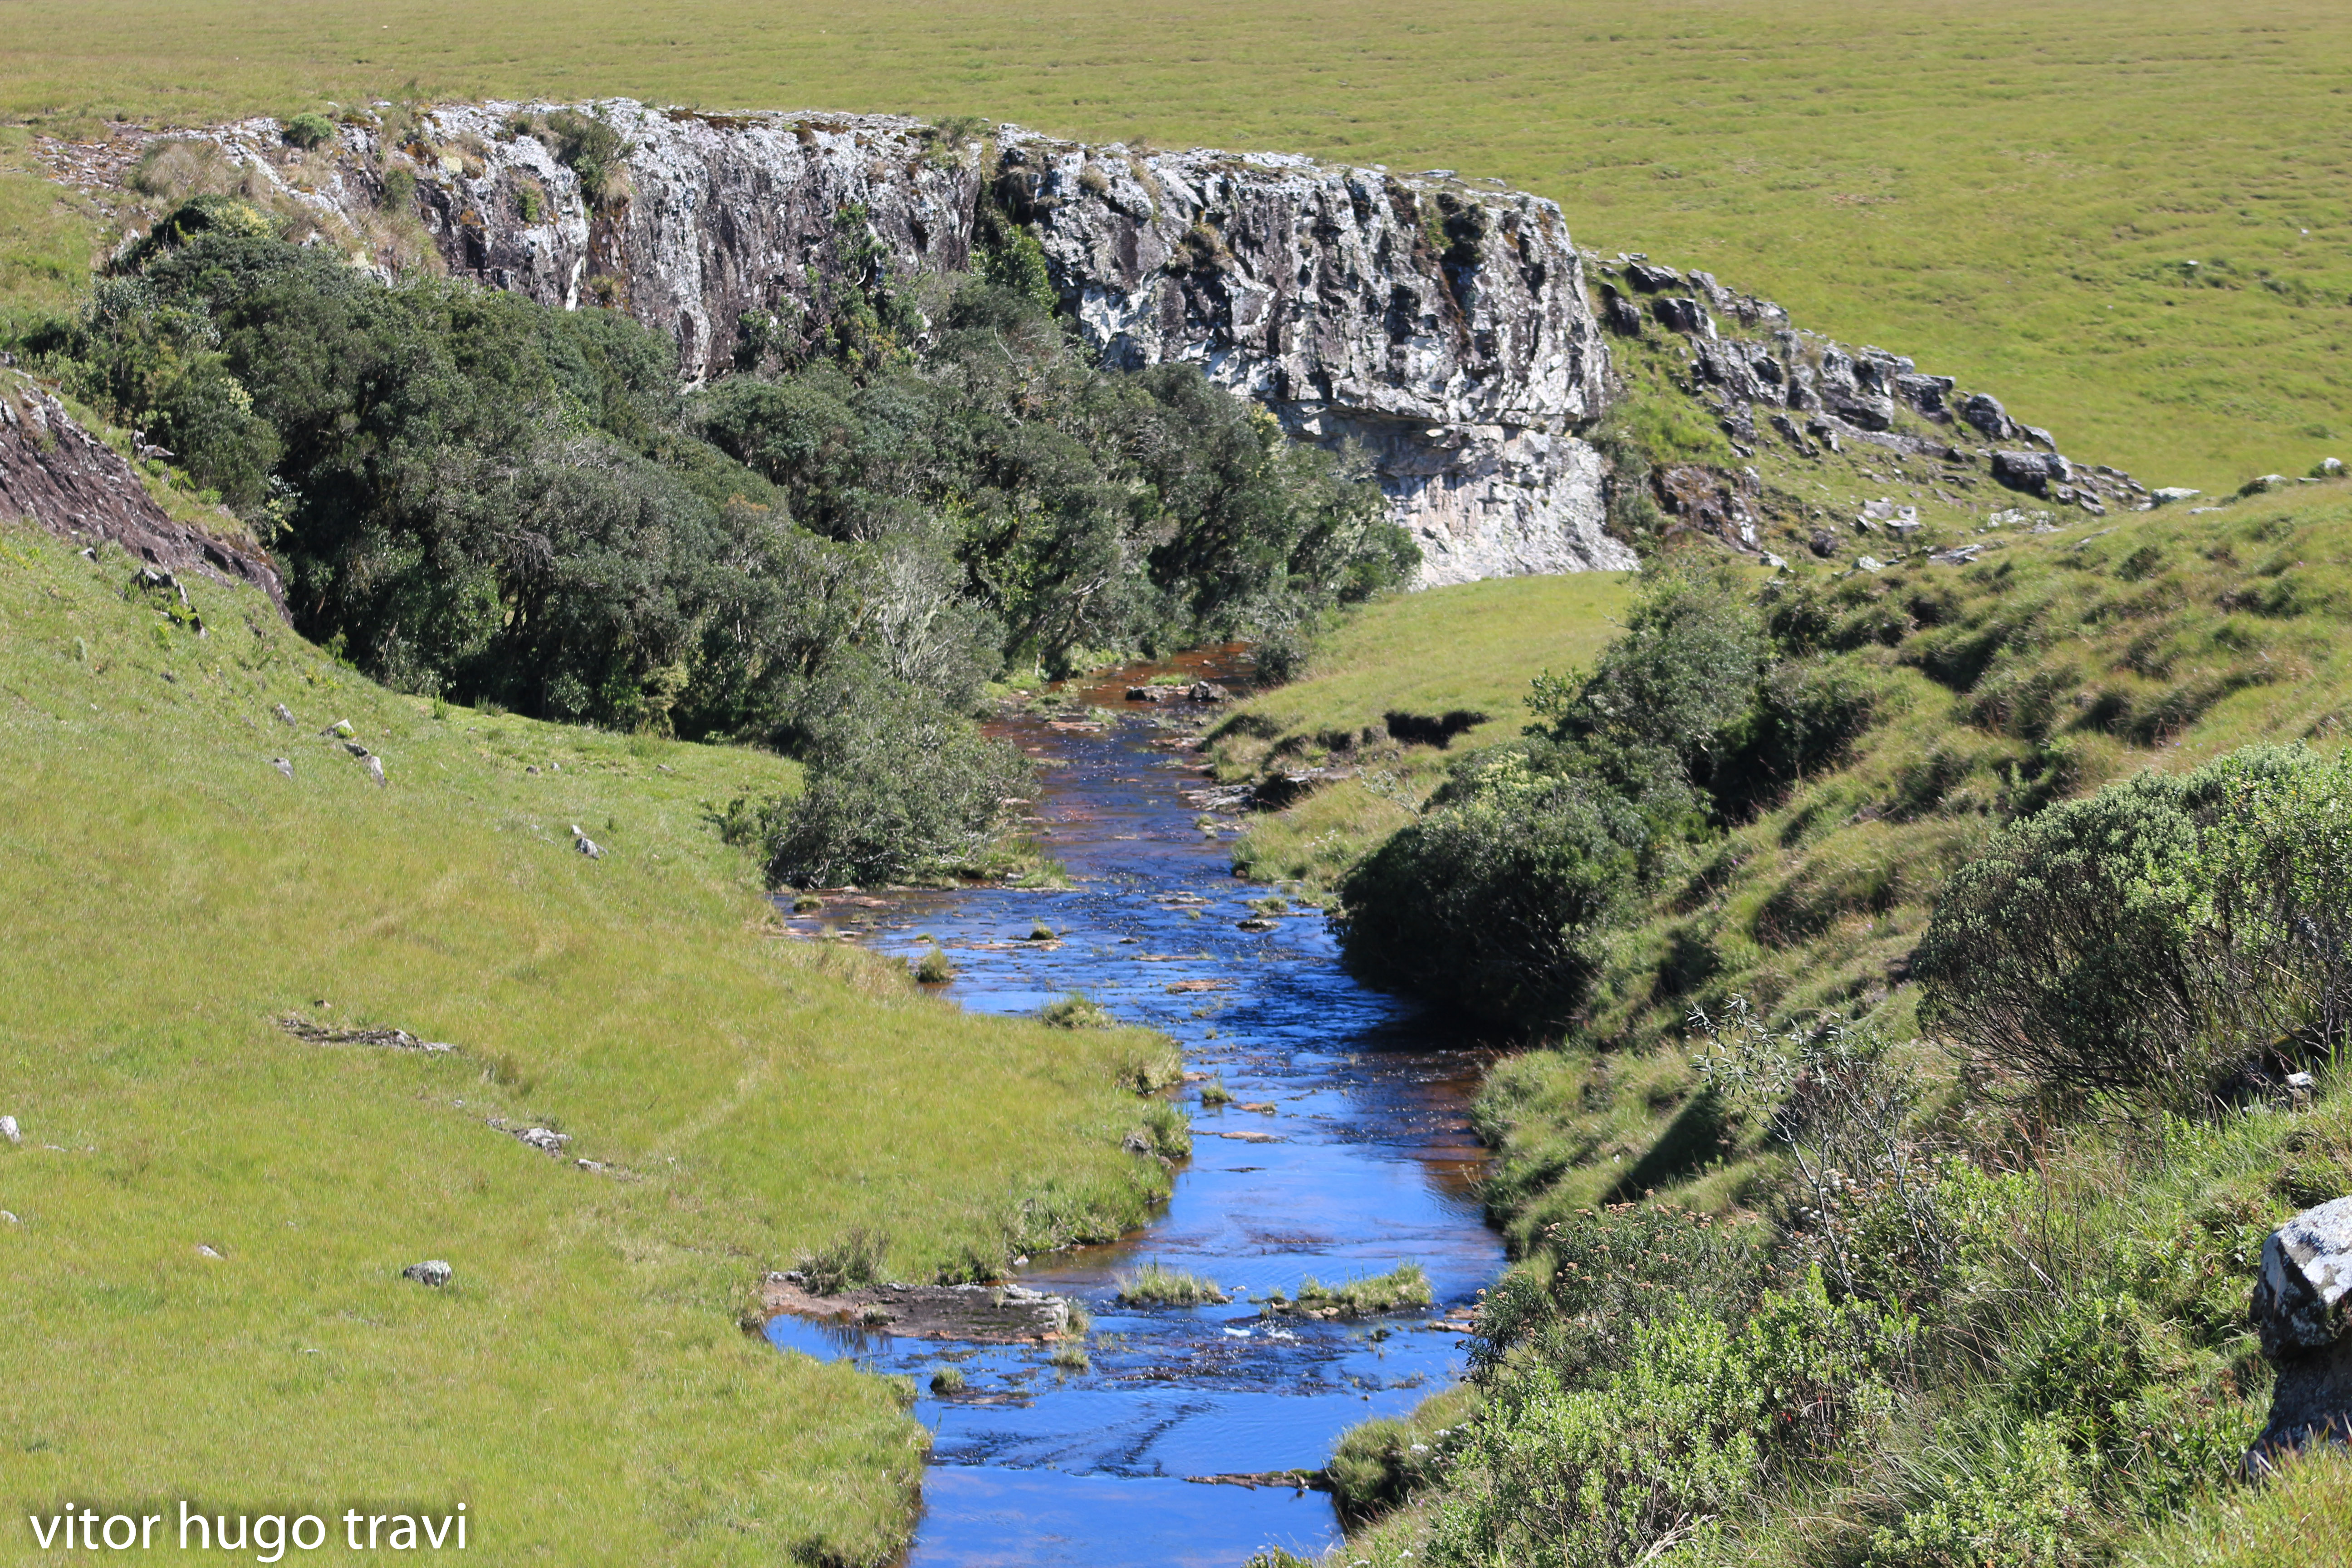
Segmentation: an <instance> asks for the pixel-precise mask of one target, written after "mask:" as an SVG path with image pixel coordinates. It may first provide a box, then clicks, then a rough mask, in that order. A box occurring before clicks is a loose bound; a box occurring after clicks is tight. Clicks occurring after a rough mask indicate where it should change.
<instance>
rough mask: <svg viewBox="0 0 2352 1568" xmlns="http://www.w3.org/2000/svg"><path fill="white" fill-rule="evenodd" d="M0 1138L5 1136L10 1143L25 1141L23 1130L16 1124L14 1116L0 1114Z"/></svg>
mask: <svg viewBox="0 0 2352 1568" xmlns="http://www.w3.org/2000/svg"><path fill="white" fill-rule="evenodd" d="M0 1138H5V1139H6V1140H8V1142H11V1143H22V1142H24V1141H25V1134H24V1131H23V1130H22V1129H21V1128H19V1127H18V1126H17V1125H16V1118H15V1117H13V1116H0Z"/></svg>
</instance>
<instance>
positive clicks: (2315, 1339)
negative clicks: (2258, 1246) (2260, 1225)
mask: <svg viewBox="0 0 2352 1568" xmlns="http://www.w3.org/2000/svg"><path fill="white" fill-rule="evenodd" d="M2347 1292H2352V1197H2346V1198H2337V1199H2336V1200H2334V1201H2333V1202H2330V1203H2324V1204H2321V1205H2319V1206H2318V1207H2317V1208H2309V1209H2305V1210H2304V1211H2303V1212H2302V1213H2301V1214H2299V1215H2295V1216H2294V1218H2293V1219H2291V1220H2289V1221H2287V1222H2286V1223H2285V1224H2284V1225H2283V1226H2279V1227H2278V1229H2276V1230H2274V1231H2273V1232H2271V1234H2270V1239H2268V1240H2267V1241H2265V1242H2263V1258H2262V1266H2261V1268H2260V1269H2259V1271H2258V1273H2257V1276H2256V1278H2255V1280H2254V1300H2253V1307H2252V1317H2253V1321H2254V1328H2255V1330H2256V1331H2258V1332H2259V1333H2260V1334H2261V1335H2262V1339H2263V1350H2264V1351H2265V1352H2267V1353H2269V1354H2271V1355H2273V1356H2275V1355H2277V1354H2279V1353H2280V1352H2282V1351H2284V1352H2294V1351H2315V1350H2324V1349H2326V1347H2327V1346H2329V1345H2332V1344H2334V1343H2335V1342H2336V1335H2337V1334H2338V1332H2339V1331H2341V1330H2342V1328H2343V1314H2342V1311H2341V1308H2342V1304H2343V1301H2344V1298H2345V1295H2346V1293H2347Z"/></svg>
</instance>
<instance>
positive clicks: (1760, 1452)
mask: <svg viewBox="0 0 2352 1568" xmlns="http://www.w3.org/2000/svg"><path fill="white" fill-rule="evenodd" d="M1623 1332H1624V1334H1625V1337H1626V1339H1627V1340H1628V1341H1629V1342H1630V1343H1629V1349H1628V1352H1627V1353H1626V1355H1625V1357H1624V1360H1623V1363H1622V1367H1621V1369H1620V1370H1619V1371H1617V1372H1616V1373H1614V1375H1612V1376H1610V1377H1608V1378H1607V1379H1605V1380H1594V1381H1593V1382H1592V1383H1591V1384H1590V1385H1588V1386H1574V1385H1571V1384H1568V1383H1566V1382H1564V1381H1563V1380H1562V1378H1561V1376H1560V1373H1559V1371H1558V1370H1556V1369H1555V1367H1554V1365H1553V1363H1550V1362H1549V1360H1539V1361H1536V1362H1533V1363H1517V1364H1514V1365H1513V1366H1512V1367H1510V1368H1508V1369H1506V1371H1504V1372H1503V1373H1500V1374H1499V1375H1496V1376H1493V1377H1491V1378H1490V1379H1489V1381H1488V1384H1487V1400H1488V1403H1487V1405H1486V1408H1485V1409H1484V1410H1483V1411H1482V1412H1481V1413H1480V1414H1479V1415H1478V1416H1477V1417H1476V1418H1475V1420H1474V1421H1473V1422H1472V1423H1471V1426H1470V1433H1469V1439H1468V1441H1467V1442H1466V1443H1465V1445H1464V1447H1463V1448H1462V1450H1461V1452H1460V1454H1459V1456H1458V1458H1457V1459H1456V1461H1455V1468H1454V1479H1453V1484H1452V1486H1451V1488H1450V1489H1449V1490H1448V1493H1447V1495H1446V1496H1445V1498H1444V1501H1443V1502H1442V1503H1441V1504H1440V1506H1439V1508H1438V1510H1437V1516H1436V1521H1435V1524H1434V1526H1433V1531H1432V1535H1431V1542H1430V1546H1431V1556H1432V1559H1433V1561H1435V1562H1437V1563H1444V1564H1461V1565H1463V1568H1470V1565H1472V1564H1476V1565H1480V1568H1483V1565H1485V1564H1488V1563H1497V1562H1508V1563H1525V1564H1530V1565H1534V1568H1631V1565H1632V1564H1633V1563H1641V1562H1646V1561H1654V1560H1655V1559H1656V1558H1657V1557H1659V1556H1660V1555H1662V1554H1663V1553H1664V1552H1666V1551H1667V1550H1669V1549H1670V1548H1672V1547H1675V1546H1677V1545H1680V1546H1685V1547H1697V1548H1700V1549H1701V1550H1704V1549H1705V1548H1706V1545H1707V1544H1708V1543H1709V1542H1713V1541H1715V1540H1716V1539H1717V1538H1718V1536H1719V1534H1720V1528H1721V1527H1720V1521H1722V1520H1723V1519H1724V1518H1725V1516H1726V1515H1728V1514H1732V1513H1734V1512H1737V1511H1740V1510H1744V1509H1745V1508H1746V1507H1747V1506H1748V1504H1749V1503H1750V1502H1751V1501H1752V1500H1753V1498H1754V1496H1755V1494H1756V1491H1757V1489H1758V1488H1759V1486H1760V1485H1762V1484H1763V1483H1764V1482H1765V1481H1766V1480H1767V1479H1768V1478H1769V1475H1770V1474H1771V1473H1772V1471H1773V1469H1774V1468H1776V1467H1777V1466H1779V1465H1780V1464H1782V1463H1784V1462H1785V1461H1787V1460H1790V1459H1794V1458H1801V1457H1808V1456H1816V1455H1820V1454H1823V1453H1826V1452H1828V1451H1830V1450H1831V1449H1832V1448H1833V1447H1835V1445H1836V1444H1837V1442H1838V1441H1839V1440H1840V1438H1841V1436H1842V1435H1843V1433H1844V1432H1845V1431H1846V1430H1847V1429H1848V1428H1849V1427H1851V1426H1853V1424H1854V1423H1855V1422H1856V1421H1857V1420H1860V1419H1862V1418H1864V1417H1865V1416H1868V1415H1873V1414H1875V1413H1878V1412H1882V1411H1884V1410H1885V1408H1886V1406H1887V1405H1888V1402H1889V1399H1890V1397H1891V1396H1890V1393H1889V1390H1888V1386H1887V1383H1886V1378H1887V1376H1888V1374H1889V1373H1890V1372H1891V1371H1892V1370H1894V1369H1895V1368H1897V1367H1899V1366H1901V1365H1902V1364H1903V1363H1906V1361H1907V1358H1908V1355H1909V1349H1910V1340H1911V1335H1912V1325H1911V1324H1910V1322H1909V1321H1908V1320H1905V1319H1901V1318H1895V1317H1892V1316H1888V1315H1885V1314H1883V1313H1882V1312H1880V1311H1879V1310H1877V1309H1875V1308H1874V1307H1870V1306H1867V1305H1864V1304H1862V1303H1853V1302H1848V1303H1833V1302H1832V1301H1831V1300H1829V1297H1828V1294H1827V1292H1826V1290H1825V1289H1824V1288H1823V1286H1822V1279H1821V1275H1820V1274H1819V1272H1818V1271H1816V1272H1815V1273H1814V1274H1812V1275H1811V1277H1810V1278H1809V1279H1807V1280H1806V1281H1805V1282H1804V1283H1803V1284H1801V1286H1800V1287H1799V1288H1798V1289H1796V1290H1794V1291H1792V1292H1790V1293H1788V1294H1785V1295H1783V1294H1780V1293H1775V1292H1767V1293H1766V1294H1765V1295H1764V1296H1763V1297H1762V1298H1761V1300H1759V1304H1758V1307H1757V1310H1756V1312H1755V1314H1754V1316H1753V1317H1752V1318H1751V1319H1750V1320H1749V1321H1748V1322H1747V1323H1746V1324H1745V1325H1744V1326H1742V1327H1740V1328H1738V1329H1736V1330H1735V1329H1734V1328H1731V1327H1729V1326H1727V1325H1726V1324H1725V1323H1724V1322H1723V1321H1721V1320H1719V1319H1717V1318H1716V1317H1713V1316H1710V1315H1708V1314H1706V1313H1705V1312H1702V1311H1699V1310H1696V1309H1693V1308H1690V1307H1688V1306H1682V1307H1679V1308H1676V1309H1671V1310H1667V1311H1665V1312H1663V1313H1661V1314H1659V1315H1657V1316H1655V1317H1651V1318H1646V1319H1642V1320H1638V1321H1634V1322H1633V1323H1630V1324H1628V1325H1626V1326H1625V1328H1624V1330H1623Z"/></svg>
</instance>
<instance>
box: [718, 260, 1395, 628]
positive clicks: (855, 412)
mask: <svg viewBox="0 0 2352 1568" xmlns="http://www.w3.org/2000/svg"><path fill="white" fill-rule="evenodd" d="M697 417H698V421H699V426H700V428H701V429H702V431H703V432H704V433H705V434H706V435H707V436H708V437H709V438H710V439H711V440H712V441H713V442H714V443H716V444H717V445H718V446H719V447H721V448H723V449H724V450H725V451H727V452H728V453H730V455H732V456H734V457H735V458H739V459H740V460H741V461H742V462H743V463H745V464H747V465H749V466H750V467H751V468H753V469H755V470H756V471H758V472H759V473H760V474H761V475H762V476H763V477H765V478H766V479H769V480H771V481H772V482H773V483H774V484H775V485H776V486H777V487H778V488H779V489H781V490H782V492H783V494H784V496H785V498H786V500H787V502H788V504H789V506H790V507H791V510H792V512H793V516H794V517H795V518H797V519H798V520H799V521H801V522H803V524H804V525H805V526H807V527H809V528H812V529H814V530H815V531H818V532H821V533H823V534H824V535H825V536H827V537H828V538H832V539H836V540H844V541H853V540H877V539H888V538H894V537H899V536H904V535H907V534H909V533H918V534H923V535H926V536H928V537H929V538H931V539H934V540H936V541H937V542H938V544H939V546H940V548H941V549H942V550H943V551H945V552H949V553H950V554H952V556H953V557H954V558H955V559H956V560H957V561H958V562H959V563H961V566H962V568H963V571H964V574H965V590H966V592H967V594H968V595H969V596H970V597H971V600H972V601H973V602H975V603H977V604H980V605H985V606H986V608H987V609H988V610H989V612H990V613H991V614H992V615H993V616H996V617H997V618H998V619H999V620H1000V621H1001V622H1002V623H1003V627H1004V629H1005V633H1006V640H1007V648H1008V652H1010V653H1012V654H1013V655H1014V656H1016V657H1021V658H1034V659H1037V660H1038V661H1040V662H1042V663H1043V664H1045V666H1046V667H1047V668H1054V669H1059V668H1063V667H1064V665H1065V664H1066V661H1067V660H1068V659H1069V658H1071V657H1072V656H1073V655H1074V654H1076V652H1078V651H1079V650H1081V649H1085V648H1102V647H1113V648H1126V647H1141V648H1147V649H1158V648H1163V647H1173V646H1177V645H1179V644H1181V643H1183V642H1186V641H1191V640H1197V639H1201V638H1227V637H1254V638H1264V637H1284V636H1286V634H1289V633H1290V632H1292V631H1293V629H1294V628H1296V627H1297V626H1299V625H1300V624H1301V623H1302V622H1305V621H1308V620H1311V619H1312V618H1313V617H1314V616H1316V615H1317V614H1318V613H1319V612H1320V611H1321V610H1323V609H1325V608H1326V607H1328V606H1329V605H1334V604H1338V603H1344V602H1349V601H1352V600H1356V599H1360V598H1361V597H1363V596H1365V595H1368V594H1370V593H1371V592H1373V591H1375V590H1377V589H1379V588H1381V587H1383V586H1386V585H1388V584H1391V583H1394V582H1397V581H1400V580H1402V577H1403V575H1404V574H1406V573H1407V572H1408V571H1409V570H1410V569H1411V567H1412V563H1413V561H1414V560H1415V555H1414V552H1413V550H1412V544H1411V542H1410V541H1409V540H1408V539H1407V538H1406V537H1405V535H1404V533H1403V531H1402V530H1400V529H1399V528H1397V527H1396V525H1395V524H1394V523H1392V522H1391V521H1389V520H1388V517H1387V510H1386V507H1385V505H1384V504H1383V503H1382V501H1381V498H1380V495H1379V492H1378V490H1377V489H1375V488H1374V487H1373V486H1371V485H1370V483H1369V482H1367V480H1366V479H1365V478H1364V476H1363V474H1362V473H1361V472H1360V471H1359V470H1358V469H1356V468H1354V467H1352V466H1351V465H1350V464H1349V463H1348V462H1346V461H1343V460H1341V459H1339V458H1335V457H1333V456H1332V455H1331V454H1329V453H1327V452H1324V451H1322V450H1320V449H1319V448H1317V447H1307V446H1302V445H1300V444H1298V443H1296V442H1292V441H1289V440H1287V439H1286V438H1285V437H1283V435H1282V433H1281V430H1280V428H1279V427H1278V426H1276V424H1275V422H1274V421H1273V419H1272V418H1271V417H1270V416H1267V415H1266V414H1265V413H1264V412H1263V411H1262V410H1259V409H1257V408H1255V406H1253V405H1249V404H1246V403H1244V402H1243V401H1241V400H1240V399H1237V398H1234V397H1233V396H1231V395H1228V394H1226V393H1224V392H1222V391H1220V390H1219V389H1217V388H1216V387H1213V386H1212V385H1211V384H1209V383H1208V382H1207V381H1206V380H1205V379H1203V378H1202V375H1201V374H1200V373H1199V372H1198V371H1197V370H1195V369H1193V368H1192V367H1190V366H1185V365H1160V366H1154V367H1152V368H1150V369H1148V370H1144V371H1141V372H1139V373H1136V374H1124V375H1122V374H1108V373H1105V372H1103V371H1100V370H1097V369H1096V368H1094V367H1092V366H1091V365H1090V364H1088V363H1087V361H1086V359H1085V357H1084V356H1083V354H1082V353H1080V352H1079V351H1078V349H1077V348H1076V345H1074V344H1073V343H1072V342H1071V341H1070V340H1069V339H1068V338H1067V337H1066V335H1065V334H1064V332H1063V331H1062V330H1061V328H1060V327H1059V325H1058V324H1057V323H1056V322H1055V321H1054V319H1053V318H1052V317H1051V316H1049V315H1046V314H1044V313H1043V312H1042V311H1040V310H1039V309H1038V307H1037V304H1036V302H1035V301H1034V300H1033V299H1032V298H1031V297H1030V295H1029V294H1028V293H1027V292H1026V291H1024V286H1023V285H1020V284H1019V283H1018V281H1017V280H1016V282H1015V286H1014V287H1010V288H998V287H982V286H972V287H968V288H967V289H964V290H963V291H961V293H959V294H958V295H957V296H956V297H955V299H954V300H953V302H952V303H951V305H950V308H949V310H948V311H947V313H946V314H945V316H944V318H943V320H942V321H941V322H940V331H939V332H938V334H937V337H936V340H935V341H934V342H932V343H931V344H930V346H929V349H928V350H927V352H926V353H924V354H923V356H922V357H921V359H920V360H919V361H917V362H900V363H879V364H873V365H868V366H866V367H863V368H862V370H861V371H860V372H859V373H858V374H853V373H852V370H851V369H850V368H849V367H847V366H845V365H844V364H843V363H839V362H837V361H835V360H818V361H815V362H814V363H807V364H804V365H802V366H800V367H798V368H796V369H793V370H789V371H787V372H785V373H783V374H780V375H778V376H776V377H774V378H772V379H764V380H763V379H757V378H751V377H737V378H734V379H732V380H730V381H727V382H723V383H721V384H719V386H718V387H716V388H715V389H713V390H712V391H711V392H710V393H709V395H707V396H705V397H704V398H703V399H702V400H701V402H700V404H699V405H698V409H697Z"/></svg>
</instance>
